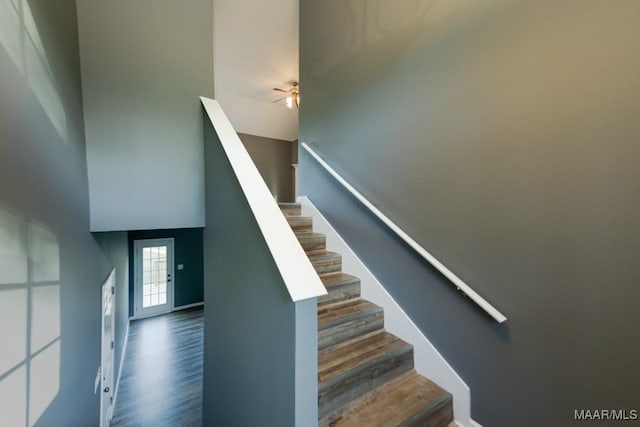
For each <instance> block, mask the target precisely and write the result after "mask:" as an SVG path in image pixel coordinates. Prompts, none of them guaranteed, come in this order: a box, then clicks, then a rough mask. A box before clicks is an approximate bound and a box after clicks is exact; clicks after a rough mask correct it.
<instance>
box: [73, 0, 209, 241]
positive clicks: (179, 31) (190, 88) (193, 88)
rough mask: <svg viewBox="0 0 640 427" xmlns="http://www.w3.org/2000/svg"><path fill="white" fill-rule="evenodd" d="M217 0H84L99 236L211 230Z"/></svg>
mask: <svg viewBox="0 0 640 427" xmlns="http://www.w3.org/2000/svg"><path fill="white" fill-rule="evenodd" d="M211 3H212V1H211V0H191V1H187V2H177V1H174V0H136V1H134V2H132V1H128V0H109V1H94V0H79V1H78V15H79V24H80V26H79V28H80V52H81V59H82V82H83V96H84V106H85V119H86V126H87V159H88V164H89V184H90V193H91V227H92V230H93V231H115V230H143V229H157V228H187V227H202V226H203V225H204V188H203V186H204V172H203V167H204V163H203V160H202V153H203V148H202V116H201V114H200V101H199V97H200V96H209V97H212V95H213V12H212V4H211Z"/></svg>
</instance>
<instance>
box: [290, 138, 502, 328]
mask: <svg viewBox="0 0 640 427" xmlns="http://www.w3.org/2000/svg"><path fill="white" fill-rule="evenodd" d="M300 145H301V146H302V148H304V149H305V150H306V151H307V152H308V153H309V154H311V156H312V157H313V158H314V159H316V161H317V162H318V163H320V165H321V166H322V167H324V168H325V169H326V170H327V172H329V173H330V174H331V175H332V176H333V177H334V178H335V179H336V180H337V181H338V182H339V183H340V184H342V186H343V187H344V188H346V189H347V190H348V191H349V192H350V193H351V194H352V195H353V196H354V197H355V198H356V199H358V200H359V201H360V203H362V204H363V205H364V206H365V207H366V208H367V209H369V210H370V211H371V212H372V213H373V214H374V215H375V216H377V217H378V219H380V221H382V222H383V223H384V224H385V225H386V226H387V227H389V228H390V229H391V230H392V231H393V232H394V233H396V234H397V235H398V237H400V238H401V239H402V240H404V241H405V242H406V243H407V244H408V245H409V246H411V247H412V248H413V250H415V251H416V252H418V253H419V254H420V255H421V256H422V257H423V258H424V259H426V260H427V261H428V262H429V263H430V264H431V265H433V266H434V267H435V268H436V269H437V270H438V271H439V272H440V273H442V274H443V275H444V276H445V277H446V278H448V279H449V280H450V281H451V282H453V284H454V285H456V287H457V288H458V289H459V290H461V291H462V292H463V293H464V294H466V295H467V296H468V297H469V298H470V299H471V300H472V301H473V302H475V303H476V304H477V305H478V306H480V308H482V309H483V310H484V311H486V312H487V313H488V314H489V315H490V316H491V317H493V318H494V319H495V320H496V321H497V322H498V323H503V322H504V321H506V320H507V318H506V316H505V315H504V314H502V313H500V312H499V311H498V310H497V309H496V308H495V307H494V306H493V305H491V304H490V303H489V302H488V301H487V300H485V299H484V298H482V297H481V296H480V295H479V294H478V293H477V292H476V291H474V290H473V289H472V288H471V287H470V286H469V285H467V284H466V283H464V282H463V281H462V279H460V278H459V277H458V276H456V275H455V274H454V273H453V272H452V271H451V270H449V269H448V268H447V267H446V266H445V265H444V264H442V263H441V262H440V261H438V260H437V259H436V257H434V256H433V255H431V254H430V253H429V252H427V250H426V249H425V248H423V247H422V246H420V245H419V244H418V242H416V241H415V240H413V239H412V238H411V236H409V235H408V234H407V233H405V232H404V231H403V230H402V229H401V228H400V227H398V226H397V225H396V224H395V223H394V222H393V221H391V220H390V219H389V218H388V217H387V216H386V215H385V214H383V213H382V212H381V211H380V210H379V209H378V208H377V207H375V206H374V205H373V203H371V202H370V201H369V200H367V199H366V198H365V197H364V196H363V195H362V194H360V193H359V192H358V191H357V190H356V189H355V188H353V187H352V186H351V184H349V183H348V182H347V181H346V180H345V179H344V178H342V177H341V176H340V175H339V174H338V173H337V172H336V171H335V170H333V168H332V167H331V166H329V165H328V164H327V162H325V161H324V160H323V159H322V158H321V157H320V156H319V155H318V154H317V153H316V152H315V151H313V150H312V149H311V147H309V146H308V145H307V144H306V143H304V142H303V143H301V144H300Z"/></svg>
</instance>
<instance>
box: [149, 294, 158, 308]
mask: <svg viewBox="0 0 640 427" xmlns="http://www.w3.org/2000/svg"><path fill="white" fill-rule="evenodd" d="M151 305H158V294H155V295H154V294H151Z"/></svg>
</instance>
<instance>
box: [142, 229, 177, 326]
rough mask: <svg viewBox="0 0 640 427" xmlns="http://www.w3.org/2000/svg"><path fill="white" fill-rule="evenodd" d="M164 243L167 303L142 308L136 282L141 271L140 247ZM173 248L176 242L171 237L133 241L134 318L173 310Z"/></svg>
mask: <svg viewBox="0 0 640 427" xmlns="http://www.w3.org/2000/svg"><path fill="white" fill-rule="evenodd" d="M164 244H166V245H167V274H168V275H169V276H170V280H168V281H167V303H166V304H163V305H158V306H153V307H149V308H142V286H141V285H140V284H139V283H138V282H139V280H141V277H142V271H140V267H141V265H142V253H141V249H142V248H144V247H148V246H154V245H155V246H161V245H164ZM175 248H176V242H175V238H173V237H163V238H158V239H138V240H134V241H133V317H135V318H136V319H145V318H147V317H153V316H158V315H161V314H167V313H171V312H172V311H173V308H174V307H173V304H174V291H175V283H176V274H175V262H174V261H175Z"/></svg>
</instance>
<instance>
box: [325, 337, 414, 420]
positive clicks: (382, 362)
mask: <svg viewBox="0 0 640 427" xmlns="http://www.w3.org/2000/svg"><path fill="white" fill-rule="evenodd" d="M411 369H413V349H412V348H411V347H408V349H405V351H403V352H401V353H398V354H394V355H393V356H390V357H389V356H387V357H385V358H380V359H378V360H375V361H372V362H371V363H368V364H367V365H366V366H364V367H360V368H359V369H357V370H355V369H354V370H353V371H350V372H347V373H346V374H345V375H342V376H341V377H340V379H338V380H337V381H332V382H331V384H320V385H319V387H318V415H319V417H320V418H325V417H330V415H331V412H333V411H335V410H338V409H340V408H341V407H342V406H343V405H345V404H346V403H347V402H349V401H350V400H351V399H354V398H356V397H358V396H361V395H363V394H365V393H367V392H369V391H371V390H373V389H374V388H376V387H378V386H379V385H381V384H384V383H385V382H387V381H388V380H390V379H392V378H395V377H396V376H398V375H401V374H402V373H404V372H407V371H409V370H411Z"/></svg>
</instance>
